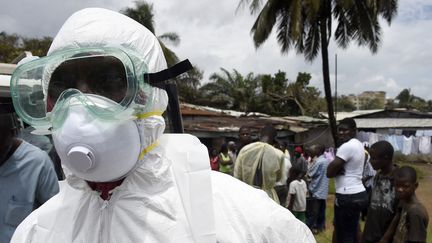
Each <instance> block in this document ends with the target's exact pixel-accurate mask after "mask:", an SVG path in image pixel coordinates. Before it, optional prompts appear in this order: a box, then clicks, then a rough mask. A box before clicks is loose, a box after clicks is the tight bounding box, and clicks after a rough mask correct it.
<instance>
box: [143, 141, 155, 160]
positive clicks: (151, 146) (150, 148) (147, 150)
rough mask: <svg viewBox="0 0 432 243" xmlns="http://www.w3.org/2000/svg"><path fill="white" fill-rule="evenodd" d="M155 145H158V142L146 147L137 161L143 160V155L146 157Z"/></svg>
mask: <svg viewBox="0 0 432 243" xmlns="http://www.w3.org/2000/svg"><path fill="white" fill-rule="evenodd" d="M157 145H158V142H157V141H156V142H154V143H152V144H150V145H149V146H148V147H146V148H144V149H143V150H142V151H141V153H140V155H139V157H138V161H140V160H142V159H143V158H144V155H146V154H147V153H148V152H150V151H151V150H153V149H154V148H155V147H156V146H157Z"/></svg>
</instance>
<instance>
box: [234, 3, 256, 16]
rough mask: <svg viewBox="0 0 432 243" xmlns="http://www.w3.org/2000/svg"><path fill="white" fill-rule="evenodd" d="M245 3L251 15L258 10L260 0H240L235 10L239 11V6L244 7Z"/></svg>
mask: <svg viewBox="0 0 432 243" xmlns="http://www.w3.org/2000/svg"><path fill="white" fill-rule="evenodd" d="M247 5H249V12H250V13H251V14H252V15H253V14H255V13H257V12H258V11H259V9H260V7H261V5H262V0H240V2H239V4H238V5H237V8H236V11H239V10H240V9H241V8H245V7H246V6H247Z"/></svg>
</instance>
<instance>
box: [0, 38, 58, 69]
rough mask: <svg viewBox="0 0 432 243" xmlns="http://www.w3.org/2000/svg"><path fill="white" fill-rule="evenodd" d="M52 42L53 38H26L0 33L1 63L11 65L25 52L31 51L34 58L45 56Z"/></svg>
mask: <svg viewBox="0 0 432 243" xmlns="http://www.w3.org/2000/svg"><path fill="white" fill-rule="evenodd" d="M51 42H52V38H51V37H43V38H41V39H38V38H26V37H23V36H19V35H16V34H7V33H6V32H0V62H2V63H10V62H12V60H14V59H15V58H16V57H18V56H19V55H20V54H21V53H22V52H24V51H30V52H31V53H32V54H33V55H34V56H45V55H46V53H47V52H48V49H49V47H50V45H51Z"/></svg>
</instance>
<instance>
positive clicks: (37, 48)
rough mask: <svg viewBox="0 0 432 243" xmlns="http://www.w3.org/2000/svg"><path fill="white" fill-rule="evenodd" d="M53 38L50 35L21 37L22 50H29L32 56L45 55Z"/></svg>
mask: <svg viewBox="0 0 432 243" xmlns="http://www.w3.org/2000/svg"><path fill="white" fill-rule="evenodd" d="M52 41H53V39H52V38H51V37H43V38H41V39H38V38H22V42H23V47H22V49H23V51H30V52H31V53H32V54H33V56H40V57H41V56H46V54H47V52H48V50H49V48H50V46H51V43H52Z"/></svg>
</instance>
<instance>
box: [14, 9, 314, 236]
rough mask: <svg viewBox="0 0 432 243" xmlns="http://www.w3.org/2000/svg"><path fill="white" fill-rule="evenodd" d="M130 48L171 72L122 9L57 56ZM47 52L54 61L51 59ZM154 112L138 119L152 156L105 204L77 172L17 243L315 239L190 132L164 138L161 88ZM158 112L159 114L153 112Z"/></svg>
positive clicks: (68, 28) (66, 40)
mask: <svg viewBox="0 0 432 243" xmlns="http://www.w3.org/2000/svg"><path fill="white" fill-rule="evenodd" d="M108 45H109V46H116V45H121V46H125V47H127V48H130V49H133V50H135V51H136V52H138V53H140V54H141V55H142V58H143V60H144V61H145V62H146V63H147V66H148V69H149V70H148V71H149V72H157V71H160V70H163V69H165V68H166V63H165V59H164V56H163V53H162V50H161V48H160V45H159V43H158V40H157V39H156V37H155V36H154V35H153V34H152V33H151V32H150V31H148V30H147V29H146V28H144V27H143V26H142V25H140V24H138V23H137V22H135V21H133V20H131V19H130V18H128V17H126V16H124V15H121V14H119V13H117V12H113V11H109V10H105V9H98V8H89V9H84V10H81V11H79V12H77V13H75V14H74V15H72V16H71V17H70V18H69V19H68V20H67V21H66V23H65V24H64V25H63V27H62V28H61V30H60V31H59V33H58V34H57V36H56V37H55V39H54V41H53V44H52V46H51V48H50V51H49V54H50V53H52V52H53V51H56V50H62V49H67V48H71V47H74V48H77V47H86V46H108ZM49 54H48V55H49ZM153 89H155V92H153V95H154V97H152V100H153V104H152V108H151V109H150V110H149V111H148V112H149V114H150V115H148V116H143V117H140V118H138V119H136V120H135V123H136V124H137V127H138V130H139V132H140V135H139V136H140V143H141V145H140V146H141V149H142V150H143V151H144V150H145V151H146V153H145V155H144V156H142V157H140V159H139V161H138V162H137V165H136V167H135V168H134V169H133V170H132V171H130V172H129V173H128V174H127V176H126V178H125V179H124V181H123V182H122V184H121V185H120V186H118V187H116V188H115V189H114V190H113V191H112V196H111V198H110V199H109V200H103V199H102V198H101V197H100V196H99V194H98V193H97V192H96V191H93V190H92V189H91V188H90V187H89V186H88V184H87V182H86V181H84V180H83V179H81V178H79V177H78V176H76V175H74V174H71V175H69V176H68V177H67V180H66V181H65V182H61V186H60V192H59V194H57V195H56V196H54V197H53V198H52V199H51V200H49V201H48V202H47V203H45V204H44V205H42V206H41V207H40V208H38V209H37V210H36V211H34V212H33V213H32V214H31V215H30V216H29V217H27V218H26V219H25V220H24V221H23V223H22V224H20V225H19V227H18V228H17V230H16V232H15V234H14V236H13V238H12V243H24V242H26V243H27V242H41V243H42V242H43V243H47V242H56V243H57V242H104V243H105V242H163V243H168V242H181V243H183V242H184V243H187V242H202V243H204V242H205V243H211V242H221V243H223V242H239V243H243V242H269V243H270V242H271V243H277V242H315V240H314V237H313V235H312V234H311V232H310V231H309V229H308V228H307V227H306V225H304V224H303V223H301V222H300V221H299V220H297V219H296V218H295V217H294V216H293V215H292V214H291V213H290V212H289V211H288V210H287V209H285V208H283V207H281V206H279V205H278V204H276V203H275V202H274V201H273V200H271V199H270V198H269V197H268V196H267V194H266V193H265V192H263V191H261V190H257V189H254V188H252V187H250V186H248V185H246V184H245V183H243V182H240V181H239V180H237V179H235V178H233V177H230V176H228V175H224V174H222V173H218V172H212V171H211V170H210V168H209V158H208V154H207V149H206V148H205V146H204V145H203V144H201V143H200V142H199V140H198V139H197V138H196V137H194V136H191V135H185V134H183V135H168V134H165V135H162V133H163V130H164V128H165V124H164V119H163V118H162V116H161V115H159V114H157V112H155V111H164V110H165V108H166V105H167V96H166V93H165V91H163V90H161V89H158V88H153ZM152 112H154V113H152Z"/></svg>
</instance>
